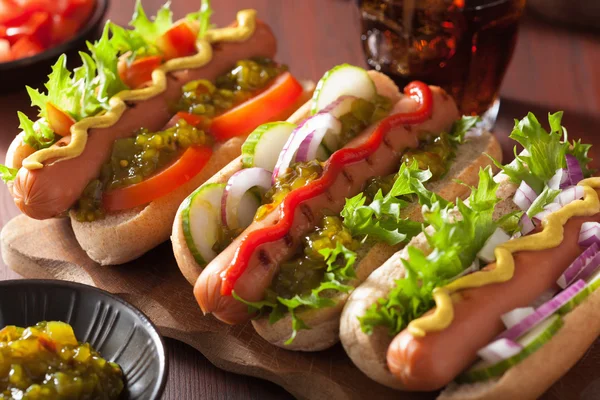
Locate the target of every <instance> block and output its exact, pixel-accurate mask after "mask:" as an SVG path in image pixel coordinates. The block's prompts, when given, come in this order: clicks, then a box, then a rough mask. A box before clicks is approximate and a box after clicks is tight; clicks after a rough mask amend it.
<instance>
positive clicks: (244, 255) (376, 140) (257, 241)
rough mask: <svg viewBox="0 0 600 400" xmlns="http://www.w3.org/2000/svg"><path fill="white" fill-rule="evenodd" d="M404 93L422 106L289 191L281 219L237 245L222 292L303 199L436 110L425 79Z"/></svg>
mask: <svg viewBox="0 0 600 400" xmlns="http://www.w3.org/2000/svg"><path fill="white" fill-rule="evenodd" d="M404 94H405V95H407V96H410V97H412V98H413V99H414V100H415V101H417V102H418V103H419V108H418V109H417V110H416V111H414V112H411V113H402V114H394V115H390V116H389V117H387V118H385V119H384V120H383V121H381V122H380V123H379V125H378V126H377V129H375V131H374V132H373V133H372V134H371V137H369V139H367V140H366V141H365V142H364V143H363V144H361V145H360V146H358V147H355V148H342V149H340V150H338V151H336V152H335V153H333V154H332V155H331V157H330V158H329V160H328V162H327V163H326V164H325V168H324V170H323V175H322V176H321V177H320V178H319V179H316V180H314V181H313V182H311V183H310V184H308V185H306V186H304V187H302V188H299V189H296V190H294V191H293V192H291V193H289V194H288V195H287V196H286V197H285V199H284V200H283V202H282V203H281V205H280V208H279V210H280V211H279V212H280V217H281V218H280V219H279V221H278V222H277V223H276V224H275V225H272V226H268V227H265V228H262V229H259V230H256V231H253V232H250V233H249V234H248V235H247V236H246V237H245V238H244V239H242V241H241V243H240V245H239V247H238V248H237V249H236V251H235V254H234V256H233V260H232V261H231V264H230V265H229V267H228V268H227V269H226V270H225V271H223V273H222V275H221V276H222V279H223V285H222V286H221V294H222V295H223V296H231V292H232V291H233V286H234V285H235V282H236V281H237V280H238V278H239V277H240V276H241V275H242V274H243V273H244V271H245V270H246V268H247V267H248V263H249V261H250V257H251V256H252V253H253V252H254V249H256V248H257V247H258V246H260V245H262V244H264V243H267V242H273V241H276V240H279V239H282V238H283V237H285V235H287V233H288V232H289V230H290V228H291V226H292V222H293V219H294V217H293V216H294V211H295V210H296V208H297V207H298V205H299V204H300V203H302V202H303V201H306V200H308V199H310V198H312V197H315V196H318V195H320V194H322V193H324V192H325V191H326V190H327V189H328V188H329V187H330V186H331V185H332V184H333V182H334V180H335V178H336V177H337V176H338V175H339V174H340V172H341V171H342V168H343V167H344V166H346V165H348V164H351V163H354V162H357V161H360V160H363V159H365V158H366V157H368V156H370V155H371V154H373V153H374V152H375V151H376V150H377V149H378V148H379V145H380V144H381V142H382V141H383V138H384V136H385V134H386V133H387V132H388V131H389V130H390V129H392V128H395V127H397V126H399V125H414V124H420V123H423V122H425V121H426V120H427V119H428V118H429V117H430V116H431V113H432V102H433V100H432V95H431V89H430V88H429V86H427V85H426V84H425V83H423V82H419V81H414V82H411V83H409V84H408V85H407V86H406V87H405V88H404Z"/></svg>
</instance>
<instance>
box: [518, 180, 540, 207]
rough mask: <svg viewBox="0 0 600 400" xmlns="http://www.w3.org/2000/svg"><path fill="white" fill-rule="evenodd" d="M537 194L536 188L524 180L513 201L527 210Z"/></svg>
mask: <svg viewBox="0 0 600 400" xmlns="http://www.w3.org/2000/svg"><path fill="white" fill-rule="evenodd" d="M537 196H538V195H537V193H536V192H535V190H533V189H532V188H531V186H529V185H528V184H527V182H525V181H522V182H521V184H520V185H519V187H518V188H517V191H516V193H515V196H514V197H513V202H514V203H515V204H516V205H517V206H518V207H519V208H520V209H521V210H523V211H527V210H528V209H529V207H531V204H532V203H533V201H534V200H535V199H536V197H537Z"/></svg>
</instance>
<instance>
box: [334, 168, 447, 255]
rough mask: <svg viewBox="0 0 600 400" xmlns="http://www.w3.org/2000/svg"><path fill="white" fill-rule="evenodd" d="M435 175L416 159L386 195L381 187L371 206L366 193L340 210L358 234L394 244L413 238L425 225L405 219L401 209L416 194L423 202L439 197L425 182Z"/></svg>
mask: <svg viewBox="0 0 600 400" xmlns="http://www.w3.org/2000/svg"><path fill="white" fill-rule="evenodd" d="M431 176H432V174H431V172H430V171H429V170H421V169H419V166H418V162H416V161H414V162H413V163H411V164H410V165H407V164H404V163H403V164H402V166H401V167H400V171H399V172H398V176H397V178H396V180H395V182H394V184H393V186H392V188H391V190H390V191H389V192H388V193H387V194H386V195H385V196H383V194H382V191H381V190H379V191H378V192H377V193H376V194H375V197H374V198H373V201H372V202H371V203H370V204H368V205H366V204H365V203H366V197H365V195H364V194H363V193H359V194H358V195H356V196H354V197H352V198H350V199H346V204H345V206H344V209H343V210H342V212H341V213H340V215H341V216H342V217H343V219H344V225H346V226H347V227H348V228H349V229H350V232H351V233H352V236H354V237H360V236H362V237H370V238H373V239H376V240H380V241H383V242H385V243H387V244H390V245H395V244H398V243H401V242H403V241H406V240H410V238H412V237H413V236H414V235H416V234H417V233H418V232H419V231H420V230H421V224H420V223H418V222H415V221H411V220H409V219H407V218H402V217H401V213H400V211H401V209H403V208H406V206H407V205H408V204H409V201H411V200H412V196H413V195H414V196H417V198H418V200H419V203H420V204H421V205H430V204H431V203H432V201H435V200H437V198H436V196H435V195H434V194H433V193H432V192H430V191H429V190H427V189H426V188H425V186H424V185H423V182H426V181H428V180H429V179H430V178H431ZM439 201H441V200H439Z"/></svg>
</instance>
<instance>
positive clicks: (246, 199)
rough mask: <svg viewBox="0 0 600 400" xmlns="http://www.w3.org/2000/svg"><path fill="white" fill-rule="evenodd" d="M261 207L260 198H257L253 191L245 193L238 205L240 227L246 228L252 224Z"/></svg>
mask: <svg viewBox="0 0 600 400" xmlns="http://www.w3.org/2000/svg"><path fill="white" fill-rule="evenodd" d="M260 206H261V199H260V197H258V196H256V195H255V194H254V193H252V191H250V190H249V191H247V192H246V193H244V195H243V196H242V198H241V200H240V204H239V205H238V210H237V215H238V221H239V224H240V227H242V228H246V227H247V226H248V225H250V224H251V223H252V220H253V219H254V214H256V210H258V207H260Z"/></svg>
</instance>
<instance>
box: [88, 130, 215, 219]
mask: <svg viewBox="0 0 600 400" xmlns="http://www.w3.org/2000/svg"><path fill="white" fill-rule="evenodd" d="M210 141H211V139H210V137H209V136H208V135H206V134H205V133H204V131H202V130H200V129H198V128H196V127H194V126H192V125H189V124H188V123H187V122H185V120H183V119H180V120H179V121H178V122H177V123H176V124H175V126H174V127H171V128H169V129H166V130H164V131H161V132H153V133H152V132H149V131H148V130H147V129H144V128H142V129H140V130H139V131H138V133H137V134H136V135H135V136H134V137H132V138H123V139H118V140H116V141H115V142H114V144H113V148H112V152H111V156H110V159H109V160H108V162H107V163H105V164H104V165H103V166H102V169H101V172H100V178H99V179H95V180H93V181H91V182H90V183H89V184H88V185H87V187H86V188H85V190H84V191H83V194H82V196H81V198H80V199H79V202H78V203H77V207H76V217H77V220H78V221H80V222H85V221H88V222H91V221H95V220H97V219H101V218H102V217H104V212H103V211H102V193H103V192H105V191H110V190H114V189H119V188H122V187H125V186H129V185H133V184H136V183H139V182H142V181H143V180H144V179H146V178H148V177H149V176H151V175H152V174H154V173H156V172H157V171H160V170H161V169H163V168H164V167H165V166H167V165H169V164H171V163H172V162H173V161H175V160H176V159H177V158H178V157H179V156H180V155H181V154H182V153H183V151H184V150H185V149H187V148H188V147H190V146H202V145H205V144H208V143H210Z"/></svg>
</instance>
